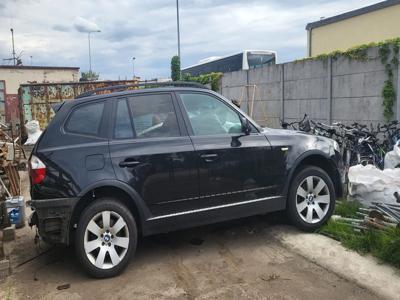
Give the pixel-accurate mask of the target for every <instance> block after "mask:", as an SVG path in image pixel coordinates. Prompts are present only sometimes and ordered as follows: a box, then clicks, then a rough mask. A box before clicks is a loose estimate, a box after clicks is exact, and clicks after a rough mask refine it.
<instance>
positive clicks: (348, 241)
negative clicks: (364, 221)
mask: <svg viewBox="0 0 400 300" xmlns="http://www.w3.org/2000/svg"><path fill="white" fill-rule="evenodd" d="M319 233H321V234H324V235H327V236H329V237H331V238H334V239H336V240H338V241H340V242H341V243H342V245H344V246H345V247H347V248H349V249H352V250H355V251H357V252H359V253H363V254H365V253H371V254H372V255H373V256H375V257H378V258H379V259H381V260H382V261H384V262H387V263H389V264H391V265H393V266H395V267H397V268H400V228H388V229H386V230H375V229H369V230H366V231H363V232H356V231H354V229H353V228H352V227H351V226H349V225H347V224H343V223H340V222H337V221H333V220H330V221H329V222H328V223H327V224H326V225H324V226H323V227H322V228H321V229H320V230H319Z"/></svg>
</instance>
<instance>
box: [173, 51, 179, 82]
mask: <svg viewBox="0 0 400 300" xmlns="http://www.w3.org/2000/svg"><path fill="white" fill-rule="evenodd" d="M171 79H172V80H173V81H178V80H180V79H181V61H180V59H179V56H177V55H175V56H173V57H172V59H171Z"/></svg>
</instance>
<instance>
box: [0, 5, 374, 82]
mask: <svg viewBox="0 0 400 300" xmlns="http://www.w3.org/2000/svg"><path fill="white" fill-rule="evenodd" d="M377 2H380V1H376V0H309V1H308V0H247V1H246V0H242V1H239V0H180V1H179V8H180V27H181V31H180V32H181V61H182V67H187V66H190V65H193V64H196V63H197V62H198V61H199V60H201V59H204V58H207V57H210V56H224V55H229V54H233V53H238V52H240V51H242V50H245V49H252V50H273V51H277V56H278V62H287V61H292V60H295V59H299V58H302V57H304V56H305V55H306V48H307V33H306V30H305V26H306V24H307V23H309V22H314V21H318V20H319V19H320V18H321V17H331V16H334V15H337V14H340V13H343V12H347V11H350V10H353V9H357V8H361V7H363V6H367V5H370V4H373V3H377ZM10 28H14V36H15V47H16V52H17V55H20V54H21V58H22V61H23V64H24V65H31V62H32V64H33V65H46V66H73V67H80V68H81V71H87V70H88V69H89V58H88V33H87V32H88V31H91V30H101V32H99V33H92V34H91V48H92V69H93V70H94V71H95V72H98V73H100V78H101V79H105V80H108V79H110V80H115V79H119V78H120V79H125V78H128V79H129V78H131V77H132V75H133V64H132V61H133V59H132V58H133V57H135V58H136V59H135V63H134V68H135V74H136V75H137V76H140V77H141V78H142V79H152V78H167V77H169V76H170V60H171V57H172V56H173V55H176V54H177V33H176V0H145V1H144V0H0V59H1V62H0V64H9V63H10V62H9V61H4V60H3V59H4V58H10V57H11V51H12V50H11V49H12V48H11V34H10ZM21 52H22V53H21Z"/></svg>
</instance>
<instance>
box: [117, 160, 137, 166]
mask: <svg viewBox="0 0 400 300" xmlns="http://www.w3.org/2000/svg"><path fill="white" fill-rule="evenodd" d="M138 164H140V161H137V160H125V161H121V162H120V163H119V166H120V167H121V168H132V167H135V166H137V165H138Z"/></svg>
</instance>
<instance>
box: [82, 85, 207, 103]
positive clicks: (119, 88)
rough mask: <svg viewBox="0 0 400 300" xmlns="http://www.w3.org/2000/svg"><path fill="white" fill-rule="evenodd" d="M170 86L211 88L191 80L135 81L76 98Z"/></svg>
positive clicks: (92, 91) (97, 90)
mask: <svg viewBox="0 0 400 300" xmlns="http://www.w3.org/2000/svg"><path fill="white" fill-rule="evenodd" d="M168 86H174V87H194V88H199V89H209V88H208V87H206V86H205V85H202V84H200V83H197V82H190V81H168V82H141V83H135V84H121V85H111V86H106V87H102V88H98V89H94V90H91V91H87V92H84V93H82V94H80V95H78V96H77V97H76V99H78V98H84V97H88V96H92V95H96V94H97V93H98V92H102V91H118V92H120V91H124V90H128V89H130V88H134V87H138V88H140V87H144V88H148V87H149V88H156V87H168Z"/></svg>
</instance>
